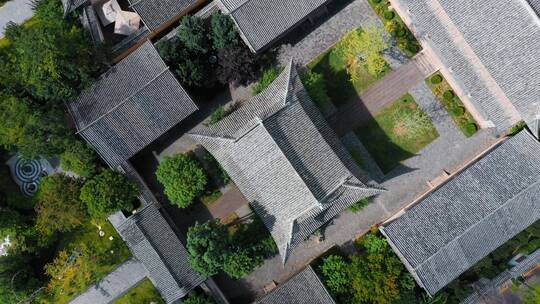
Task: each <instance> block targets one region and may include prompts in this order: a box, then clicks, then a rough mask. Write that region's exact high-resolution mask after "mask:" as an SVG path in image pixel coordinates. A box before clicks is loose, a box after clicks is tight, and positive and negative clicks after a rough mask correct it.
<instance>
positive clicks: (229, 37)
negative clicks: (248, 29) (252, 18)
mask: <svg viewBox="0 0 540 304" xmlns="http://www.w3.org/2000/svg"><path fill="white" fill-rule="evenodd" d="M210 22H211V25H212V30H211V32H210V38H211V39H212V46H213V47H214V49H216V50H221V49H223V48H225V47H227V46H230V45H236V44H238V40H239V39H238V33H237V32H236V29H235V27H234V23H233V21H232V20H231V18H230V17H229V16H226V15H223V14H222V13H217V14H213V15H212V19H211V21H210Z"/></svg>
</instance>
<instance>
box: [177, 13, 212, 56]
mask: <svg viewBox="0 0 540 304" xmlns="http://www.w3.org/2000/svg"><path fill="white" fill-rule="evenodd" d="M176 36H177V37H178V39H180V42H182V43H183V44H184V45H185V47H186V48H187V49H188V50H189V51H191V52H193V53H197V54H206V53H208V51H209V50H210V43H209V41H208V39H207V37H208V32H207V28H206V26H205V24H204V20H203V19H201V18H199V17H196V16H185V17H184V18H182V20H181V21H180V25H179V26H178V32H177V34H176Z"/></svg>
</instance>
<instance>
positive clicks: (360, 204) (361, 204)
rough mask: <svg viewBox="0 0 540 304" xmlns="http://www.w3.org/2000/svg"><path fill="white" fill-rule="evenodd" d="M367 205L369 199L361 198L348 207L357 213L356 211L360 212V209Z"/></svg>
mask: <svg viewBox="0 0 540 304" xmlns="http://www.w3.org/2000/svg"><path fill="white" fill-rule="evenodd" d="M367 205H369V199H368V198H363V199H361V200H359V201H358V202H356V203H354V204H352V205H351V206H350V207H349V210H351V211H352V212H354V213H357V212H360V211H361V210H362V209H364V207H366V206H367Z"/></svg>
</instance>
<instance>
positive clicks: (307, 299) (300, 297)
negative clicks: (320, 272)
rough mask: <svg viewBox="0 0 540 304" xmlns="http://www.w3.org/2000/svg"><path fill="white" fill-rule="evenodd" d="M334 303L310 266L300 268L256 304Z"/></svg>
mask: <svg viewBox="0 0 540 304" xmlns="http://www.w3.org/2000/svg"><path fill="white" fill-rule="evenodd" d="M284 303H287V304H335V303H336V302H335V301H334V299H332V296H330V294H329V293H328V291H327V290H326V288H325V287H324V285H323V283H322V282H321V280H319V277H317V274H316V273H315V271H313V269H312V268H311V266H308V267H307V268H306V269H304V270H302V271H301V272H300V273H298V274H297V275H295V276H294V277H292V278H291V279H290V280H289V281H287V282H285V283H283V285H281V286H279V287H278V288H277V289H275V290H274V291H272V292H271V293H270V294H268V295H266V296H265V297H264V298H262V299H261V300H259V301H257V302H256V304H284Z"/></svg>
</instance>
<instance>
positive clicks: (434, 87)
mask: <svg viewBox="0 0 540 304" xmlns="http://www.w3.org/2000/svg"><path fill="white" fill-rule="evenodd" d="M426 83H427V85H428V86H429V87H430V88H431V91H433V94H434V95H435V96H436V97H437V100H438V101H439V102H440V103H441V104H442V105H443V106H444V108H445V109H446V110H447V111H448V114H450V117H452V120H453V121H454V123H455V124H456V126H458V128H459V129H460V130H461V132H463V134H464V135H465V136H466V137H471V136H473V135H474V133H476V132H477V131H478V124H477V123H476V121H475V120H474V118H473V117H472V115H471V114H470V113H469V112H468V111H467V110H466V109H465V106H464V105H463V102H461V100H460V99H459V97H457V96H456V94H455V93H454V91H453V90H452V87H450V85H449V84H448V82H447V81H446V79H444V77H443V76H442V75H441V74H440V73H438V72H437V73H435V74H434V75H431V76H430V77H428V79H426Z"/></svg>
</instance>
